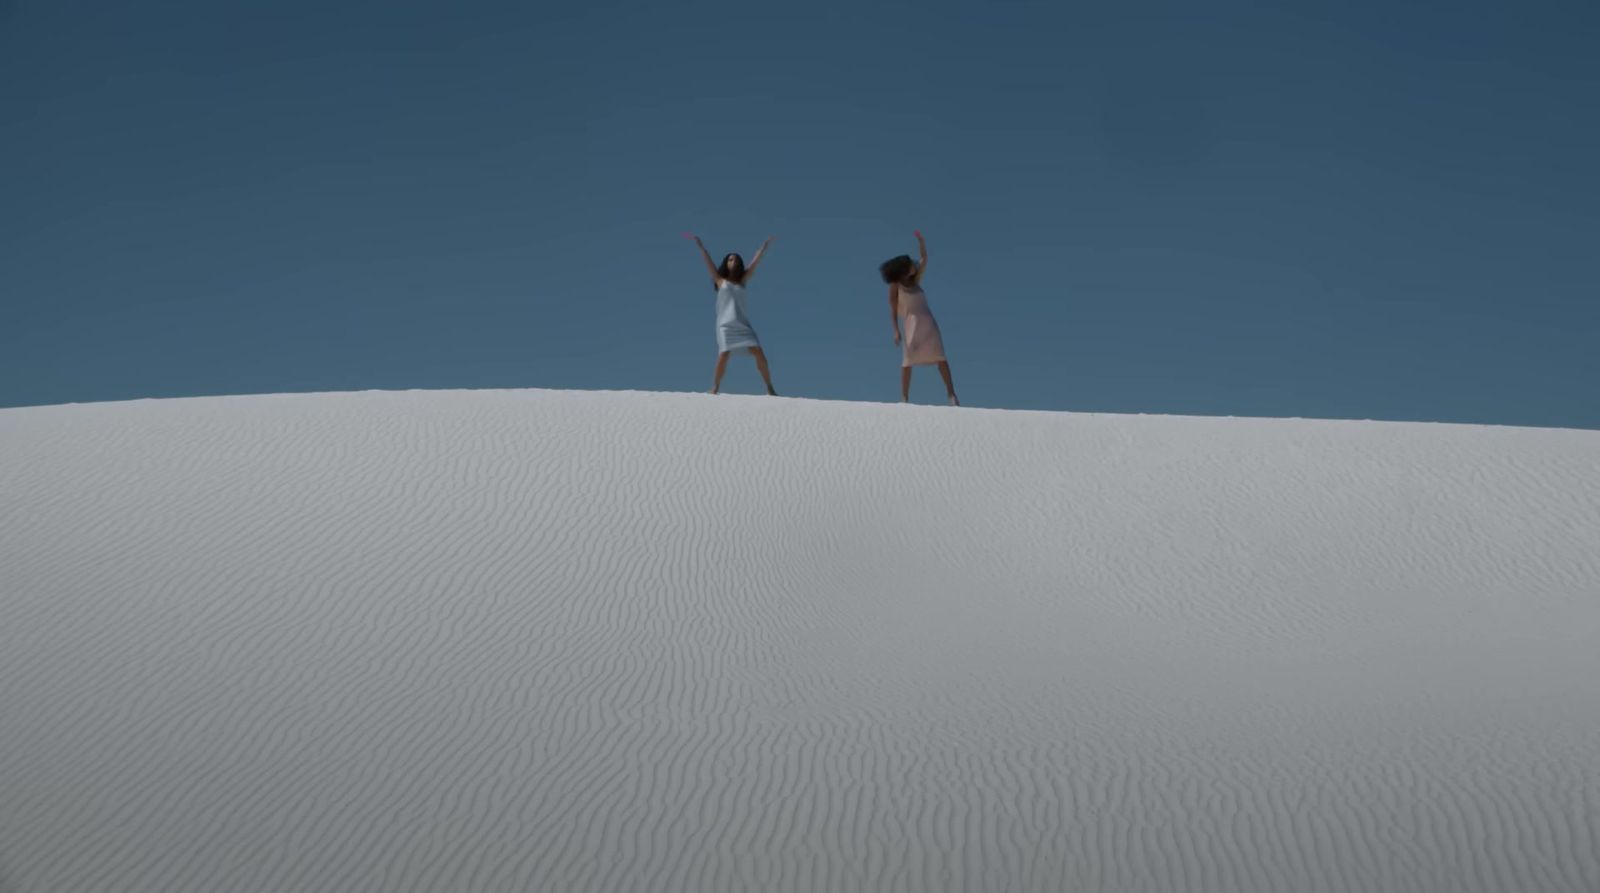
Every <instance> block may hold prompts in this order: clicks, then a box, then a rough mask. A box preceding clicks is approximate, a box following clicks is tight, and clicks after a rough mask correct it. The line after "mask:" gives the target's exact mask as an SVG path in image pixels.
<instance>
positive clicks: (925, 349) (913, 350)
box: [878, 232, 961, 406]
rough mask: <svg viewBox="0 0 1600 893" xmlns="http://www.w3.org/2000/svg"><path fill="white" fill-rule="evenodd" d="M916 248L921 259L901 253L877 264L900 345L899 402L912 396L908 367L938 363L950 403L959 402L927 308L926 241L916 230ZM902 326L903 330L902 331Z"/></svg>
mask: <svg viewBox="0 0 1600 893" xmlns="http://www.w3.org/2000/svg"><path fill="white" fill-rule="evenodd" d="M916 235H917V248H918V249H919V250H920V252H921V254H922V262H921V263H918V262H916V261H914V260H912V259H911V256H910V255H908V254H902V255H900V256H899V257H896V258H893V259H891V260H886V261H884V262H883V264H881V265H880V266H879V267H878V272H880V273H882V274H883V281H884V282H887V283H889V318H890V320H892V321H893V322H894V343H896V344H899V345H901V353H900V402H901V403H907V402H909V401H910V400H911V367H912V366H929V365H932V364H935V363H937V364H938V365H939V374H940V375H941V376H943V377H944V389H945V392H946V393H947V394H949V395H950V405H951V406H960V405H961V401H960V400H957V399H956V386H955V385H954V384H951V382H950V363H949V362H948V361H946V360H945V358H944V340H943V339H941V338H940V337H939V323H938V322H936V321H935V320H934V318H933V311H932V310H929V309H928V296H927V295H926V294H923V292H922V274H923V273H925V272H927V269H928V243H926V242H924V241H922V233H920V232H919V233H917V234H916ZM902 327H904V329H905V334H904V335H902V334H901V328H902Z"/></svg>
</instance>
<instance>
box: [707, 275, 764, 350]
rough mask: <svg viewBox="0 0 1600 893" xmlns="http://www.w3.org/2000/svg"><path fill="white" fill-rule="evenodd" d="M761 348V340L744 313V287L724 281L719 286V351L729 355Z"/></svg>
mask: <svg viewBox="0 0 1600 893" xmlns="http://www.w3.org/2000/svg"><path fill="white" fill-rule="evenodd" d="M760 346H761V339H759V338H757V337H756V330H755V329H754V328H753V327H752V326H751V325H750V318H749V317H748V316H746V315H745V312H744V286H743V285H740V284H739V283H737V282H728V281H727V280H723V282H722V284H721V285H719V286H717V350H719V351H721V352H723V353H727V352H728V351H730V350H740V349H743V348H746V347H760Z"/></svg>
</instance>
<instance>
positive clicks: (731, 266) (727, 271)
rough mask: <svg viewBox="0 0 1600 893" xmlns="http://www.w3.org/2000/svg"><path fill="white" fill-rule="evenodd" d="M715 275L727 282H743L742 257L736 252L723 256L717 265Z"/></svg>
mask: <svg viewBox="0 0 1600 893" xmlns="http://www.w3.org/2000/svg"><path fill="white" fill-rule="evenodd" d="M717 275H718V276H721V277H722V278H723V279H726V280H727V281H729V282H737V283H739V284H741V285H742V284H744V258H742V257H740V256H739V255H737V254H730V255H728V256H727V257H725V258H723V259H722V266H720V267H717Z"/></svg>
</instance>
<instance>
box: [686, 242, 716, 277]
mask: <svg viewBox="0 0 1600 893" xmlns="http://www.w3.org/2000/svg"><path fill="white" fill-rule="evenodd" d="M689 238H691V239H693V240H694V244H695V247H696V248H699V249H700V256H701V257H702V258H704V259H705V262H706V272H707V273H710V274H711V284H712V285H718V286H720V285H722V277H721V276H720V275H718V274H717V265H716V264H714V263H712V262H711V252H709V251H707V250H706V245H705V243H704V242H702V241H700V237H699V236H690V237H689Z"/></svg>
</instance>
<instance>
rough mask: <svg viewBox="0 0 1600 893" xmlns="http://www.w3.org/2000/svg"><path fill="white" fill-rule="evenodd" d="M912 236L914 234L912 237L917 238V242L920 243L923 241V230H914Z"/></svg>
mask: <svg viewBox="0 0 1600 893" xmlns="http://www.w3.org/2000/svg"><path fill="white" fill-rule="evenodd" d="M911 234H912V235H913V236H916V237H917V241H918V242H920V241H922V230H920V229H914V230H912V231H911Z"/></svg>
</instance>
